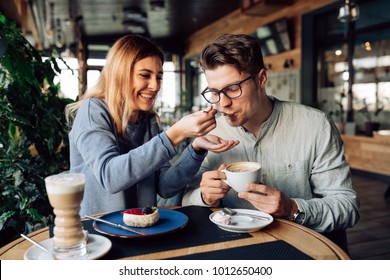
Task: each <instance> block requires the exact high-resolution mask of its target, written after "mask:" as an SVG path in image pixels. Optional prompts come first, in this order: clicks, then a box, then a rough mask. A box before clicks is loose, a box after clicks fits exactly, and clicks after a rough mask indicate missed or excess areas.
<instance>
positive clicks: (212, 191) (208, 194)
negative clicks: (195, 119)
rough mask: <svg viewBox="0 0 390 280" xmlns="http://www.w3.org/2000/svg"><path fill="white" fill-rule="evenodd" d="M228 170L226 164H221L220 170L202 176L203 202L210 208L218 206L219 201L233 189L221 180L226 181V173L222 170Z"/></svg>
mask: <svg viewBox="0 0 390 280" xmlns="http://www.w3.org/2000/svg"><path fill="white" fill-rule="evenodd" d="M225 168H226V164H221V166H220V167H219V168H218V170H213V171H207V172H205V173H203V175H202V181H201V182H200V187H201V195H202V199H203V202H204V203H206V204H207V205H209V206H216V205H218V204H219V201H220V200H221V199H222V198H224V197H225V196H226V194H227V193H228V191H229V190H230V189H231V188H230V187H229V186H228V184H226V183H225V182H224V181H222V180H221V179H226V175H225V173H223V172H221V170H223V169H225Z"/></svg>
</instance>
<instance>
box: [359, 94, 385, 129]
mask: <svg viewBox="0 0 390 280" xmlns="http://www.w3.org/2000/svg"><path fill="white" fill-rule="evenodd" d="M361 105H362V107H361V109H359V110H358V112H360V113H361V114H362V115H363V117H364V118H365V123H364V129H365V134H366V135H367V136H372V135H373V132H374V131H378V130H379V127H380V123H379V121H378V115H379V113H380V112H382V111H383V109H384V103H383V102H379V103H377V104H376V106H375V108H374V110H373V111H370V110H369V104H368V103H367V99H366V98H363V99H362V100H361Z"/></svg>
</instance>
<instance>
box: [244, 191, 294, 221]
mask: <svg viewBox="0 0 390 280" xmlns="http://www.w3.org/2000/svg"><path fill="white" fill-rule="evenodd" d="M238 197H240V198H243V199H245V200H247V201H248V202H250V203H251V204H252V205H253V206H254V207H255V208H257V209H259V210H260V211H263V212H265V213H268V214H270V215H272V216H274V217H276V218H286V219H289V218H290V217H292V215H293V214H294V213H295V212H296V210H297V209H298V206H297V204H296V203H295V201H294V200H292V199H290V198H288V197H287V196H285V195H284V194H283V193H282V192H281V191H279V190H278V189H276V188H272V187H269V186H267V185H263V184H249V191H248V192H240V193H239V194H238Z"/></svg>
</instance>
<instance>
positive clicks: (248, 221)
mask: <svg viewBox="0 0 390 280" xmlns="http://www.w3.org/2000/svg"><path fill="white" fill-rule="evenodd" d="M234 210H236V211H237V213H243V214H251V215H257V216H260V217H265V218H268V220H265V219H256V218H251V217H248V216H232V218H231V224H230V225H224V224H220V223H218V222H216V221H214V220H213V217H214V215H216V214H217V213H222V211H221V210H220V211H216V212H214V213H211V214H210V216H209V218H210V221H212V222H213V223H214V224H216V225H217V226H219V227H220V228H221V229H223V230H226V231H231V232H240V233H242V232H254V231H259V230H260V229H262V228H264V227H266V226H268V225H269V224H271V223H272V222H273V220H274V218H273V217H272V216H271V215H269V214H267V213H264V212H261V211H257V210H250V209H234Z"/></svg>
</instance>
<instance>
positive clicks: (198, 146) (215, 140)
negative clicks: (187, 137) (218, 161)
mask: <svg viewBox="0 0 390 280" xmlns="http://www.w3.org/2000/svg"><path fill="white" fill-rule="evenodd" d="M239 143H240V142H239V141H238V140H224V139H221V138H220V137H218V136H215V135H211V134H208V135H205V136H200V137H196V138H195V139H194V141H193V142H192V147H193V148H194V150H195V151H196V152H198V153H199V152H202V151H204V150H209V151H211V152H214V153H222V152H225V151H228V150H230V149H231V148H233V147H235V146H236V145H238V144H239Z"/></svg>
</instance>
